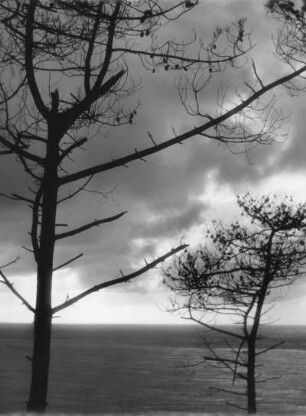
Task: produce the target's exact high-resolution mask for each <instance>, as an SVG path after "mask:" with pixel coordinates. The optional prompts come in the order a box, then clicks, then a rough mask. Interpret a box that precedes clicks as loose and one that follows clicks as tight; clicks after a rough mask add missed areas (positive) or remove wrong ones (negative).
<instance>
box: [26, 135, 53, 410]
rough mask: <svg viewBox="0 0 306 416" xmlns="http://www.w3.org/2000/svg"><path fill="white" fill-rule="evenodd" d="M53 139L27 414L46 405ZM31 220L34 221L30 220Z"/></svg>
mask: <svg viewBox="0 0 306 416" xmlns="http://www.w3.org/2000/svg"><path fill="white" fill-rule="evenodd" d="M58 143H59V140H57V136H56V135H55V134H53V135H52V130H51V132H50V134H49V138H48V146H47V154H46V168H45V174H44V177H43V180H42V206H41V231H40V240H39V247H38V249H37V250H38V251H37V252H36V253H35V256H36V260H37V296H36V309H35V318H34V348H33V357H32V380H31V388H30V395H29V401H28V404H27V410H28V411H35V412H44V411H45V410H46V406H47V393H48V377H49V362H50V343H51V326H52V299H51V293H52V274H53V258H54V245H55V223H56V211H57V193H58V182H57V166H58ZM33 221H38V219H35V218H33Z"/></svg>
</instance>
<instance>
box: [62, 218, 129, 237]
mask: <svg viewBox="0 0 306 416" xmlns="http://www.w3.org/2000/svg"><path fill="white" fill-rule="evenodd" d="M126 213H127V211H123V212H120V214H117V215H114V216H112V217H108V218H103V219H101V220H95V221H92V222H90V223H89V224H86V225H83V226H82V227H79V228H76V229H75V230H71V231H67V232H66V233H61V234H56V235H55V240H60V239H62V238H67V237H72V236H73V235H76V234H79V233H81V232H83V231H86V230H89V229H90V228H93V227H96V226H99V225H101V224H106V223H108V222H112V221H116V220H118V219H119V218H121V217H122V216H123V215H124V214H126Z"/></svg>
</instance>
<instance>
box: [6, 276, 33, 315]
mask: <svg viewBox="0 0 306 416" xmlns="http://www.w3.org/2000/svg"><path fill="white" fill-rule="evenodd" d="M0 276H1V277H2V279H3V281H0V283H3V284H5V285H6V286H7V287H8V288H9V289H10V291H11V292H12V293H13V294H14V295H15V296H16V297H17V298H18V299H19V300H21V302H22V303H23V304H24V305H25V306H26V307H27V308H28V309H29V310H30V311H31V312H33V313H35V309H34V308H33V306H31V305H30V304H29V302H28V301H27V300H26V299H25V298H24V297H23V296H22V295H21V294H20V293H19V292H18V291H17V290H16V289H15V288H14V285H13V284H12V283H11V282H10V281H9V280H8V278H7V277H6V276H5V274H4V273H3V272H2V270H0Z"/></svg>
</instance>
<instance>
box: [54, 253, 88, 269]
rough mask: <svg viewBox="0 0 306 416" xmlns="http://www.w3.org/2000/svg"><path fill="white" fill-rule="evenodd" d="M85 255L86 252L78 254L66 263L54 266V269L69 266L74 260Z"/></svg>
mask: <svg viewBox="0 0 306 416" xmlns="http://www.w3.org/2000/svg"><path fill="white" fill-rule="evenodd" d="M83 255H84V253H81V254H78V255H77V256H75V257H73V258H72V259H70V260H68V261H66V262H65V263H62V264H60V265H59V266H56V267H54V269H53V271H54V272H55V271H56V270H59V269H62V268H63V267H65V266H68V264H70V263H72V262H73V261H75V260H77V259H79V258H80V257H82V256H83Z"/></svg>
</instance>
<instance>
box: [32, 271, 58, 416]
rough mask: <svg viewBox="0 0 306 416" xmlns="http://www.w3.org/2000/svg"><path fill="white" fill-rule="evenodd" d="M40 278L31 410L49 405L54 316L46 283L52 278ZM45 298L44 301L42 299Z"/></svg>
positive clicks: (42, 410)
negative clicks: (48, 299) (52, 315)
mask: <svg viewBox="0 0 306 416" xmlns="http://www.w3.org/2000/svg"><path fill="white" fill-rule="evenodd" d="M45 277H46V276H45ZM40 280H41V281H42V282H43V283H42V284H38V286H40V290H39V291H38V294H37V305H36V307H37V309H36V313H35V320H34V347H33V358H32V380H31V387H30V395H29V400H28V403H27V410H28V411H29V412H44V411H45V410H46V406H47V394H48V377H49V362H50V342H51V325H52V317H51V305H50V302H48V301H46V300H47V298H48V297H50V296H49V294H50V291H49V289H48V287H47V286H49V285H50V284H48V285H46V284H44V283H45V281H48V280H49V282H50V279H45V278H43V277H42V276H41V277H40ZM48 292H49V293H48ZM43 298H44V299H45V300H44V301H42V299H43ZM48 303H49V305H48Z"/></svg>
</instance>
